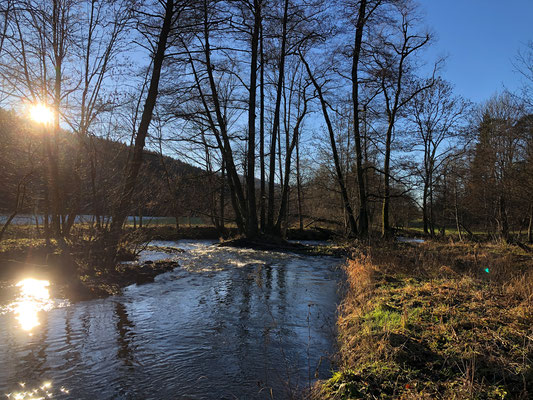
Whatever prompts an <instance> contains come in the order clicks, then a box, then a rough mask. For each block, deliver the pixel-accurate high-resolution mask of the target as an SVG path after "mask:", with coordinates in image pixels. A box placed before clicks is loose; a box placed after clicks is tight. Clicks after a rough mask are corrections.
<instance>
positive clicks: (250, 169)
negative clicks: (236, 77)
mask: <svg viewBox="0 0 533 400" xmlns="http://www.w3.org/2000/svg"><path fill="white" fill-rule="evenodd" d="M260 29H261V4H260V3H259V1H258V0H254V26H253V31H252V43H251V52H252V59H251V64H250V97H249V100H248V153H247V174H246V192H247V196H248V212H247V215H246V217H247V218H246V236H247V237H248V238H253V237H255V236H257V232H258V226H257V209H256V207H257V205H256V201H255V109H256V97H257V96H256V95H257V52H258V45H259V31H260Z"/></svg>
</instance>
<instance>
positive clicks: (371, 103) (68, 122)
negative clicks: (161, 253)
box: [0, 0, 531, 249]
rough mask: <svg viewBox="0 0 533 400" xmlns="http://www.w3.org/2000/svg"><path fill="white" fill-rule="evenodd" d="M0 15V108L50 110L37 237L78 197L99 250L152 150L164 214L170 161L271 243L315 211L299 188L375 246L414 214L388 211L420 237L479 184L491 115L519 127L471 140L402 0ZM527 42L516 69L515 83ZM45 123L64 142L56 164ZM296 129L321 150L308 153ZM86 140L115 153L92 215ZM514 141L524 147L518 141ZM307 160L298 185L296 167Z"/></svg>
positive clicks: (63, 223) (96, 160)
mask: <svg viewBox="0 0 533 400" xmlns="http://www.w3.org/2000/svg"><path fill="white" fill-rule="evenodd" d="M0 7H1V8H0V84H1V87H0V101H1V102H2V103H1V104H2V106H4V107H7V106H11V107H15V108H17V109H19V110H23V107H21V106H20V105H21V104H24V103H35V102H43V103H46V104H49V105H51V106H52V107H53V109H54V121H53V123H52V124H51V126H48V127H46V128H45V130H46V133H45V134H44V135H43V139H42V140H43V141H44V143H43V146H44V148H45V151H44V153H42V154H41V159H42V161H46V171H47V174H46V176H47V184H46V185H45V187H44V188H42V192H43V193H42V201H41V202H40V207H41V209H42V212H43V213H46V214H49V215H50V217H51V218H50V220H51V228H50V229H49V230H50V231H51V232H52V233H53V234H54V235H55V236H57V237H66V236H68V235H69V232H70V230H71V227H72V225H73V223H74V221H75V219H76V216H77V215H78V214H79V213H81V212H82V210H86V209H87V206H86V204H87V203H91V204H92V206H91V207H90V209H91V210H92V213H93V214H95V215H96V216H102V215H103V214H104V213H108V214H111V215H112V219H111V221H112V222H111V224H110V226H109V229H108V230H105V232H104V236H105V240H104V242H105V243H106V246H107V247H108V248H110V249H113V248H116V246H117V244H118V242H119V241H120V237H121V231H122V227H123V224H124V222H125V220H126V218H127V216H128V215H131V214H132V213H134V212H135V207H134V206H133V205H132V202H133V201H134V200H135V199H136V198H138V197H136V196H137V195H136V192H137V191H138V181H139V176H140V173H141V166H142V163H143V154H144V151H145V149H146V148H151V149H152V150H154V149H155V150H157V151H158V152H159V153H160V155H161V162H162V163H163V164H162V165H163V171H164V174H163V176H162V177H161V180H162V181H163V182H164V185H162V187H163V188H165V189H164V190H165V191H166V192H168V193H167V195H168V196H169V197H168V198H170V199H171V200H170V201H171V202H173V205H172V206H171V207H169V213H171V214H174V216H176V217H178V214H179V213H180V204H179V203H180V200H179V199H180V195H179V193H180V192H184V191H187V190H188V189H187V185H186V182H185V181H183V180H180V179H177V178H176V177H175V176H171V174H170V173H169V169H168V167H167V165H166V164H165V158H164V156H165V155H175V156H178V157H180V158H182V159H185V160H186V161H188V162H190V163H193V164H195V165H196V166H199V167H202V168H204V169H205V171H206V173H207V174H208V175H209V176H210V177H211V178H210V180H209V182H211V184H210V186H211V185H212V187H210V188H209V189H210V193H211V197H210V200H209V203H210V209H211V215H210V216H211V217H212V220H213V221H214V223H215V224H216V226H217V227H220V229H221V230H223V229H224V226H225V223H227V222H228V221H231V222H234V223H235V225H236V226H237V228H238V230H239V231H240V232H241V233H242V234H244V235H246V236H247V237H249V238H254V237H256V236H258V235H261V234H270V235H276V236H278V235H281V234H282V232H283V231H284V229H285V228H287V227H288V226H289V225H290V223H291V221H293V219H292V217H291V215H292V214H294V211H291V210H294V209H297V214H298V216H299V218H298V220H299V221H298V222H299V226H300V228H303V227H304V223H303V219H304V218H303V215H304V214H305V210H306V209H308V208H309V207H310V205H313V206H316V205H317V204H318V202H319V199H317V198H316V196H313V195H310V193H314V194H317V193H320V191H321V189H320V188H326V187H327V188H328V190H329V191H330V192H331V193H333V196H334V197H336V198H337V199H338V202H337V203H336V204H340V210H339V208H338V207H337V205H335V206H333V205H331V206H330V207H326V208H328V209H329V213H330V214H336V215H324V218H326V219H327V218H329V219H332V220H335V219H337V220H342V221H343V223H344V225H345V228H346V233H347V234H349V235H351V236H359V237H365V236H367V235H368V234H369V232H370V230H371V229H373V228H377V227H379V230H380V232H381V234H382V235H383V236H388V235H389V234H391V233H392V230H393V228H394V225H401V224H402V223H403V222H400V220H401V221H404V220H407V222H408V220H409V218H411V217H412V218H414V217H416V216H415V215H412V216H411V217H408V218H407V219H406V218H405V215H402V214H406V213H407V214H408V215H410V214H411V213H413V214H416V212H413V211H412V209H413V205H414V204H416V203H419V205H420V209H421V210H422V215H423V226H424V231H425V232H426V233H430V234H436V230H437V227H438V226H439V225H444V224H446V223H448V219H449V218H448V217H449V215H451V214H450V211H449V210H451V209H453V210H452V211H453V212H452V214H453V215H454V219H453V220H454V223H455V225H457V226H458V227H459V230H460V231H461V230H464V229H465V227H466V225H468V223H467V221H466V219H465V217H464V215H466V214H465V212H463V211H464V207H463V206H462V204H464V202H465V201H466V200H465V199H466V198H467V194H466V193H467V192H469V190H470V189H469V188H473V187H474V186H473V185H475V182H476V180H479V179H481V180H483V179H485V178H483V177H484V175H483V172H482V171H481V167H479V168H478V170H479V171H481V172H479V174H481V175H480V176H483V177H481V178H480V177H476V176H477V175H475V173H474V172H472V171H473V169H475V168H474V167H475V166H476V165H478V164H483V165H485V162H484V161H483V162H482V161H480V160H481V159H482V157H483V159H485V158H486V157H489V156H488V155H483V156H482V155H481V154H482V153H483V154H485V153H486V154H489V153H490V151H488V150H482V148H483V149H485V148H490V149H492V150H494V146H496V142H497V140H496V139H495V138H494V135H495V134H493V132H494V129H493V127H494V124H495V122H494V121H496V120H497V121H501V120H502V119H503V120H505V121H507V122H505V123H503V122H501V123H500V122H498V126H499V128H498V129H497V131H498V132H500V131H501V130H504V131H506V132H507V131H510V130H513V131H514V130H516V129H515V128H513V129H510V128H509V129H507V130H506V129H504V128H503V126H505V124H506V123H509V124H510V125H511V126H513V127H516V126H518V125H520V126H522V125H523V124H524V123H525V122H524V121H526V119H524V118H525V115H526V114H525V113H522V114H521V117H520V118H516V117H513V118H511V117H509V116H505V117H502V116H499V115H497V116H491V117H490V118H489V116H488V114H487V113H488V111H487V113H486V115H485V117H484V119H483V121H484V122H483V123H481V122H480V123H479V124H478V127H479V132H480V134H479V140H478V141H477V142H476V140H475V139H476V135H475V131H476V129H474V122H473V121H472V119H471V118H470V119H469V118H467V117H469V116H471V115H472V112H471V110H472V105H471V104H469V103H468V102H467V101H466V100H464V99H462V98H460V97H457V96H455V95H454V94H453V88H452V87H451V85H450V84H448V83H447V82H445V81H444V80H443V79H442V78H441V77H439V66H440V62H438V61H437V62H435V63H433V64H430V65H427V63H426V64H424V63H422V61H421V60H422V56H421V55H422V52H423V50H424V49H425V48H426V47H427V46H429V45H430V44H431V42H432V35H431V33H430V32H428V31H426V30H425V29H424V28H423V21H422V20H421V18H420V13H419V10H418V9H417V6H416V4H415V3H414V2H413V1H411V0H338V1H324V0H233V1H228V0H201V1H190V0H117V1H111V0H99V1H96V0H19V1H12V0H7V1H4V2H2V5H1V6H0ZM527 50H528V48H526V50H525V51H524V52H522V53H521V54H520V56H519V58H518V60H517V65H519V66H520V68H521V69H520V71H521V72H522V74H523V76H524V77H525V79H526V80H527V79H531V74H530V72H531V69H530V68H531V65H530V61H531V60H530V58H528V57H530V53H529V52H528V51H527ZM529 50H530V49H529ZM526 87H527V86H526ZM527 100H529V101H530V92H528V91H527V90H524V92H523V93H522V100H521V102H522V103H527ZM517 101H518V100H517ZM496 114H497V113H496ZM489 120H490V121H493V122H494V123H492V122H491V123H490V124H489V122H488V121H489ZM511 120H512V121H513V122H510V121H511ZM489 125H490V126H491V128H490V129H489V127H488V126H489ZM322 126H324V132H325V135H323V132H321V130H320V128H321V127H322ZM500 128H501V129H500ZM62 131H69V132H71V135H72V136H73V137H74V138H75V139H76V140H77V143H78V145H77V147H76V148H75V150H74V151H73V152H72V153H70V154H68V155H66V154H65V152H64V151H63V150H64V149H62V148H61V144H60V139H59V138H60V136H61V134H60V133H61V132H62ZM489 131H490V133H483V134H481V132H489ZM306 132H314V133H315V134H317V135H319V137H320V138H322V137H324V138H325V141H324V140H322V143H320V144H319V145H315V144H316V142H313V141H312V140H311V134H309V133H306ZM98 136H99V137H105V138H108V139H109V138H112V139H115V140H120V141H123V142H125V143H128V144H130V150H129V155H128V157H127V162H126V164H125V165H124V167H123V169H122V170H120V171H114V174H115V175H116V176H117V177H118V178H117V179H116V182H119V183H117V185H115V187H114V188H113V189H111V190H112V196H109V195H110V194H111V193H108V194H107V196H104V197H107V198H112V199H113V201H112V202H111V204H110V205H107V206H106V207H104V206H103V205H102V202H103V201H104V197H103V196H102V195H101V194H100V195H99V194H98V193H100V189H101V184H100V183H101V180H99V176H100V175H101V169H102V168H104V165H105V162H106V160H105V159H103V158H102V156H101V155H99V154H98V152H97V151H96V148H97V146H95V144H94V138H95V137H98ZM487 136H490V137H491V138H490V139H486V137H487ZM324 143H327V146H324ZM473 143H478V145H477V146H478V147H475V148H474V147H472V146H473ZM520 143H521V144H520V149H522V150H523V154H529V153H527V152H528V151H531V150H530V147H531V144H530V142H528V141H527V140H526V141H525V142H523V143H522V142H520ZM473 149H474V150H475V151H474V150H473ZM492 150H491V151H492ZM522 150H521V151H522ZM324 151H325V153H324ZM474 153H475V154H476V155H475V156H474V155H473V154H474ZM496 153H498V154H499V150H497V151H496ZM324 154H327V156H326V157H323V155H324ZM521 154H522V153H521ZM67 156H68V158H69V160H71V161H72V162H71V163H70V164H68V165H69V166H70V167H69V168H68V169H67V170H66V169H65V165H66V164H67V163H66V162H65V159H66V157H67ZM505 157H508V155H506V156H505ZM512 157H513V156H511V158H512ZM524 157H525V156H524ZM319 159H322V160H323V162H322V163H321V165H320V166H319V165H317V163H318V160H319ZM458 160H462V161H461V162H462V167H459V164H460V161H458ZM465 160H467V161H465ZM468 160H469V161H468ZM524 160H525V158H524ZM500 161H501V160H500ZM511 161H512V163H515V162H516V160H514V159H512V160H511ZM309 163H314V166H313V167H312V168H311V170H312V171H313V172H312V174H311V175H309V174H306V173H305V172H304V171H303V169H302V168H304V166H305V165H307V164H309ZM502 163H503V164H505V163H508V162H507V161H506V162H503V161H501V162H496V161H495V165H497V166H498V168H500V167H501V165H502ZM470 165H471V166H472V168H470ZM505 165H507V164H505ZM513 165H514V164H513ZM528 165H529V164H528ZM501 168H503V167H501ZM506 168H507V167H505V168H503V169H502V171H505V173H504V172H502V171H500V172H498V171H499V170H498V171H496V170H494V171H491V172H490V174H492V175H491V176H493V177H494V176H500V175H502V176H505V178H501V179H500V180H498V182H499V183H498V185H495V186H494V187H496V186H498V187H500V192H501V193H502V194H501V195H500V196H499V197H498V198H499V200H498V204H499V206H498V207H499V208H498V209H499V211H498V215H499V217H497V218H496V217H494V218H496V219H495V220H498V221H499V222H498V224H499V226H500V228H501V229H500V231H502V232H505V231H506V230H508V228H505V225H506V222H505V221H506V219H505V218H503V215H506V213H507V210H508V207H509V205H508V202H509V200H507V199H506V197H508V196H507V193H510V191H511V190H512V187H513V185H514V184H510V183H507V181H506V180H507V179H508V176H509V175H510V173H509V172H508V171H507V169H506ZM30 171H32V173H33V170H32V169H31V168H30ZM465 171H466V172H465ZM513 171H514V170H513ZM476 173H477V172H476ZM487 173H489V172H487ZM465 174H466V175H468V176H466V175H465ZM479 174H478V175H479ZM513 174H514V172H513ZM30 175H31V174H30ZM447 175H449V176H447ZM513 176H514V175H513ZM85 177H89V179H85ZM28 179H29V178H24V177H21V182H22V183H21V185H22V186H21V188H23V187H25V186H24V185H25V184H26V183H27V182H28ZM498 179H499V178H498ZM326 181H327V182H326ZM451 181H453V184H452V183H450V182H451ZM500 181H501V182H500ZM83 182H90V184H89V187H82V186H83V185H86V184H85V183H83ZM513 182H514V181H513ZM419 183H421V184H420V185H419ZM177 186H179V187H177ZM67 187H68V188H67ZM293 188H295V189H296V190H293ZM450 188H451V189H450ZM472 190H473V189H472ZM450 191H451V192H453V193H454V195H453V196H454V197H453V198H454V201H453V202H452V203H453V204H454V206H453V207H451V208H450V204H451V203H450V201H449V199H450ZM84 193H89V196H88V199H87V198H84V196H83V194H84ZM328 196H329V194H328ZM17 201H18V200H17ZM487 201H488V200H487ZM494 201H496V200H494ZM306 202H307V205H306ZM17 204H18V203H17ZM293 204H296V207H295V206H293ZM530 208H531V207H530ZM406 210H409V211H406ZM530 214H531V212H530V213H529V215H530ZM378 215H379V218H378ZM487 215H488V214H487ZM486 218H489V217H488V216H486ZM494 218H493V219H494ZM48 220H49V219H48V217H47V218H45V221H46V222H48ZM98 220H99V218H98ZM176 221H178V219H177V218H176ZM47 229H48V228H47Z"/></svg>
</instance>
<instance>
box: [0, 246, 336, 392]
mask: <svg viewBox="0 0 533 400" xmlns="http://www.w3.org/2000/svg"><path fill="white" fill-rule="evenodd" d="M152 244H155V245H162V246H175V247H178V248H182V249H184V250H185V252H184V253H179V254H170V255H169V254H166V253H163V252H159V251H145V252H144V253H142V255H141V258H142V260H157V259H163V258H172V259H176V260H177V261H178V262H179V264H180V266H179V267H178V268H176V269H175V270H174V271H172V272H168V273H166V274H163V275H160V276H158V277H157V278H156V280H155V282H154V283H151V284H146V285H141V286H136V285H133V286H130V287H128V288H126V289H125V290H124V292H123V294H122V295H120V296H114V297H109V298H106V299H98V300H92V301H84V302H78V303H72V304H71V303H69V302H68V301H66V300H63V299H56V298H54V296H53V295H50V292H49V290H48V289H49V287H48V286H47V283H48V282H43V281H38V280H31V279H29V280H26V281H23V282H21V283H19V284H18V286H17V285H16V284H15V283H14V282H11V283H7V282H4V283H2V286H1V287H0V361H1V364H0V397H1V396H2V395H7V396H8V397H9V398H10V399H38V398H42V399H46V398H58V399H256V398H257V399H262V398H274V399H286V398H291V397H297V396H296V395H297V393H298V391H299V390H302V389H305V388H306V387H308V386H309V385H310V384H312V382H313V381H314V380H315V379H316V378H317V377H319V378H325V377H327V376H328V373H329V371H330V356H331V354H333V352H334V351H335V349H334V343H335V332H334V327H335V320H336V308H337V304H338V301H339V293H338V282H339V276H340V272H339V270H338V266H339V264H340V263H341V260H339V259H335V258H329V257H307V256H301V255H296V254H283V253H273V252H264V251H255V250H248V249H231V248H219V247H216V246H214V245H213V242H208V241H178V242H157V243H152ZM29 278H31V277H29ZM52 286H53V285H52Z"/></svg>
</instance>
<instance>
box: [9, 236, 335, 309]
mask: <svg viewBox="0 0 533 400" xmlns="http://www.w3.org/2000/svg"><path fill="white" fill-rule="evenodd" d="M76 228H77V231H76V230H75V232H76V234H77V236H78V237H80V236H81V235H83V234H84V233H85V232H84V230H86V228H85V227H79V226H78V227H76ZM26 233H27V229H25V227H15V231H14V232H13V236H15V237H14V238H11V239H6V240H3V241H2V242H1V243H0V279H2V280H17V279H22V278H23V277H25V276H37V277H41V278H43V279H46V280H50V281H51V282H57V284H54V291H55V292H56V294H58V295H59V296H61V297H66V298H69V299H70V300H74V301H76V300H86V299H92V298H100V297H106V296H110V295H116V294H118V293H120V291H121V289H123V288H124V287H127V286H130V285H132V284H143V283H149V282H153V280H154V279H155V277H156V276H157V275H160V274H163V273H165V272H169V271H171V270H172V269H174V268H176V267H177V266H178V263H177V262H175V261H172V260H161V261H157V262H154V263H152V262H149V261H148V262H145V263H139V262H137V256H136V254H138V252H139V251H140V250H141V249H143V248H146V246H145V245H142V243H150V242H152V241H176V240H183V239H191V240H219V241H220V245H221V246H228V247H241V248H242V247H247V248H254V249H257V250H270V251H282V252H294V253H299V254H305V255H310V256H313V255H316V256H336V257H341V256H343V255H344V251H343V249H342V248H340V247H335V248H334V247H331V246H305V245H301V244H298V243H291V242H288V241H286V240H273V239H272V238H267V237H265V238H259V239H258V240H256V241H247V240H244V239H242V238H234V239H228V240H222V239H221V238H219V237H218V232H217V231H216V229H214V228H212V227H190V228H182V229H180V230H179V231H178V230H176V229H175V228H174V227H168V226H163V227H147V228H141V229H135V230H134V229H126V234H127V235H129V236H130V237H132V238H134V239H133V240H132V241H131V242H130V248H128V247H126V248H124V249H123V251H122V252H121V254H120V259H119V261H121V262H119V264H118V265H117V266H116V267H115V268H114V269H111V270H109V269H108V270H105V271H104V270H102V269H99V268H97V267H93V266H89V265H86V263H85V262H84V260H83V254H84V253H86V249H84V248H83V241H78V244H77V248H76V246H73V247H72V248H71V249H70V250H72V253H70V252H69V254H65V252H64V251H61V250H60V248H59V246H58V245H57V243H56V242H55V241H54V240H52V241H51V243H50V245H46V242H45V240H44V239H43V238H30V237H24V236H25V234H26ZM228 233H233V234H236V232H232V231H228ZM287 233H288V236H289V238H290V239H292V240H327V239H330V238H331V237H332V235H333V234H332V232H330V231H327V230H306V231H299V230H289V231H288V232H287ZM17 236H18V237H17ZM139 243H141V245H139ZM133 247H135V249H133ZM149 247H150V246H149ZM160 250H161V249H160ZM162 251H165V252H167V253H169V254H170V253H174V252H179V251H182V250H179V249H175V248H168V249H166V248H165V249H162ZM76 253H78V254H80V255H82V256H78V258H80V257H81V258H80V259H78V260H76V255H75V254H76ZM73 265H76V268H73V267H72V266H73Z"/></svg>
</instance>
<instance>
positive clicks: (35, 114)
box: [30, 103, 54, 125]
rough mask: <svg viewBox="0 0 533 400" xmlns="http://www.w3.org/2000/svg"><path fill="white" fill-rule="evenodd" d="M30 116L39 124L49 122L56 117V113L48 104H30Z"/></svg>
mask: <svg viewBox="0 0 533 400" xmlns="http://www.w3.org/2000/svg"><path fill="white" fill-rule="evenodd" d="M30 117H31V119H32V120H34V121H35V122H37V123H39V124H45V125H47V124H49V123H51V122H52V120H53V118H54V113H53V112H52V110H51V109H50V108H49V107H47V106H46V105H44V104H42V103H39V104H34V105H32V106H30Z"/></svg>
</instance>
